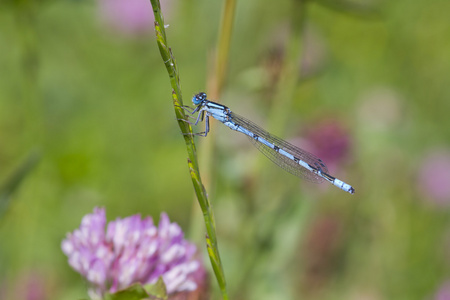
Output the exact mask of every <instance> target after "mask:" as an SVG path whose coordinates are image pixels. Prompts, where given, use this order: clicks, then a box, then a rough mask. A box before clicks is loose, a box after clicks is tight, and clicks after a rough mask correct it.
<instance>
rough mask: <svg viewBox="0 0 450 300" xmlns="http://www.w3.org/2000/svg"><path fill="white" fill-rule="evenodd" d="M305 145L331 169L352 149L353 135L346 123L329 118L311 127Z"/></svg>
mask: <svg viewBox="0 0 450 300" xmlns="http://www.w3.org/2000/svg"><path fill="white" fill-rule="evenodd" d="M306 140H307V141H308V142H307V145H305V146H304V147H305V148H306V150H308V151H309V152H311V153H313V154H314V155H315V156H317V157H319V158H320V159H322V161H323V162H324V163H325V164H326V165H327V166H328V169H329V170H330V171H334V170H335V169H336V166H337V165H338V164H339V163H340V162H342V161H343V160H345V159H346V158H347V157H348V155H349V152H350V150H351V144H352V143H351V137H350V134H349V132H348V130H347V129H346V128H345V127H344V125H343V124H342V123H341V122H339V121H338V120H336V119H327V120H323V121H321V122H318V123H316V124H314V125H313V126H311V127H310V129H309V130H308V132H307V133H306Z"/></svg>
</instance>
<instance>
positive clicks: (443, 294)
mask: <svg viewBox="0 0 450 300" xmlns="http://www.w3.org/2000/svg"><path fill="white" fill-rule="evenodd" d="M432 299H433V300H450V281H446V282H444V283H443V284H442V285H441V286H440V287H439V288H438V290H437V292H436V294H435V295H434V296H433V297H432Z"/></svg>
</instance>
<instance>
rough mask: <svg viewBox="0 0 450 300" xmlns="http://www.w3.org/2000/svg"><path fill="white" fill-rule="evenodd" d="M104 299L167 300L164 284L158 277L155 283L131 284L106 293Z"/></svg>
mask: <svg viewBox="0 0 450 300" xmlns="http://www.w3.org/2000/svg"><path fill="white" fill-rule="evenodd" d="M105 300H167V292H166V286H165V285H164V281H163V280H162V278H161V277H160V278H159V279H158V281H157V282H156V283H155V284H146V285H145V286H142V285H140V284H133V285H132V286H130V287H128V288H127V289H124V290H121V291H118V292H116V293H114V294H108V295H106V296H105Z"/></svg>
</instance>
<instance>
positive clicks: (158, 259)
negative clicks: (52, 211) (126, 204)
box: [61, 208, 206, 296]
mask: <svg viewBox="0 0 450 300" xmlns="http://www.w3.org/2000/svg"><path fill="white" fill-rule="evenodd" d="M105 226H106V216H105V210H104V209H103V208H95V209H94V213H93V214H88V215H86V216H84V217H83V219H82V221H81V226H80V228H79V229H77V230H75V231H74V232H72V233H68V234H67V238H66V239H65V240H63V242H62V245H61V246H62V250H63V252H64V253H65V254H66V255H67V256H68V257H69V264H70V265H71V266H72V268H74V269H75V270H76V271H77V272H79V273H80V274H81V275H83V276H84V277H85V278H86V279H87V281H89V283H90V284H91V286H92V289H91V290H90V294H91V295H93V296H96V295H97V296H101V295H102V294H103V293H104V292H111V293H113V292H116V291H117V290H120V289H124V288H127V287H128V286H130V285H131V284H133V283H136V282H140V283H142V284H147V283H155V282H156V281H157V280H158V278H159V276H162V278H163V280H164V283H165V284H166V288H167V292H168V293H169V294H172V293H178V292H186V291H194V290H196V289H197V288H198V286H199V285H202V283H203V281H204V280H205V277H206V271H205V269H204V267H203V265H202V263H201V261H200V260H198V259H196V247H195V245H194V244H191V243H189V242H188V241H186V240H185V239H184V234H183V231H182V230H181V228H180V227H179V226H178V225H177V224H176V223H170V220H169V217H168V216H167V215H166V214H165V213H162V214H161V218H160V221H159V225H158V227H156V226H155V225H153V220H152V218H150V217H147V218H145V219H143V220H142V219H141V217H140V215H134V216H130V217H127V218H124V219H119V218H118V219H116V220H115V221H112V222H110V223H109V224H108V226H107V229H106V232H105Z"/></svg>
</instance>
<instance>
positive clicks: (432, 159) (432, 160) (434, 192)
mask: <svg viewBox="0 0 450 300" xmlns="http://www.w3.org/2000/svg"><path fill="white" fill-rule="evenodd" d="M418 184H419V189H420V191H421V192H422V194H423V196H424V197H426V198H427V199H429V200H430V201H431V202H432V203H434V204H437V205H440V206H446V205H450V151H447V150H434V151H431V152H429V153H428V154H427V155H426V156H425V157H424V158H423V160H422V163H421V164H420V168H419V174H418Z"/></svg>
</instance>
